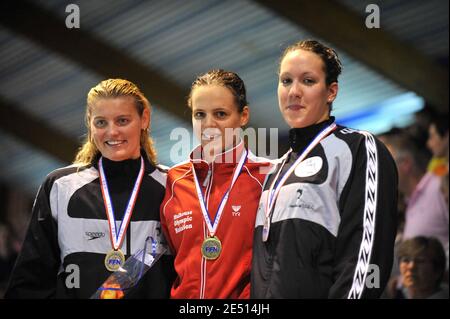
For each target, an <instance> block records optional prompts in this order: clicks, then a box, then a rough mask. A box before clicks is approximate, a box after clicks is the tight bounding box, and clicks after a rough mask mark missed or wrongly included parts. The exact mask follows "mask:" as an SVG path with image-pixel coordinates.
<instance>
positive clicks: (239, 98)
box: [188, 69, 248, 112]
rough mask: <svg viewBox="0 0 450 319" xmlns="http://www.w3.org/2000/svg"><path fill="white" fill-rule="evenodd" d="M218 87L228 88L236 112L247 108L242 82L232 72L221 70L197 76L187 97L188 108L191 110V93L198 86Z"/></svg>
mask: <svg viewBox="0 0 450 319" xmlns="http://www.w3.org/2000/svg"><path fill="white" fill-rule="evenodd" d="M204 85H220V86H223V87H226V88H228V89H229V90H230V91H231V93H232V94H233V96H234V99H235V101H236V105H237V106H238V111H239V112H242V111H243V110H244V107H245V106H248V102H247V93H246V90H245V85H244V81H242V79H241V78H240V77H239V75H237V74H236V73H234V72H231V71H225V70H222V69H215V70H210V71H208V72H206V73H204V74H201V75H199V76H198V77H197V78H196V79H195V81H194V82H193V83H192V85H191V92H190V93H189V97H188V106H189V107H190V108H192V92H194V90H195V89H196V88H198V87H200V86H204Z"/></svg>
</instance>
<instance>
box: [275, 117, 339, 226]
mask: <svg viewBox="0 0 450 319" xmlns="http://www.w3.org/2000/svg"><path fill="white" fill-rule="evenodd" d="M336 127H337V126H336V124H335V123H332V124H331V125H330V126H327V127H326V128H325V129H323V130H322V131H321V132H320V133H319V134H317V135H316V137H315V138H314V140H313V141H312V142H311V143H310V144H309V145H308V147H306V149H305V150H304V151H303V152H302V154H301V155H300V156H299V157H298V158H297V160H296V161H295V162H294V164H293V165H292V166H291V167H290V168H289V169H288V170H287V172H286V173H284V175H283V176H282V177H281V179H280V180H279V181H278V177H279V176H280V173H281V171H282V170H283V166H284V164H285V163H286V161H287V158H288V155H289V154H290V153H291V152H292V149H291V150H289V152H288V153H287V154H286V155H285V158H284V161H283V164H282V165H281V168H280V170H279V171H278V173H277V175H276V176H275V178H274V180H273V182H272V184H271V185H270V188H269V194H268V196H267V202H266V219H267V218H269V217H270V213H271V212H272V209H273V206H274V204H275V202H276V199H277V197H278V194H279V193H280V190H281V187H282V186H283V185H284V183H286V180H287V179H288V178H289V176H290V175H291V174H292V172H293V171H294V170H295V168H296V167H297V166H298V165H299V164H300V163H301V162H303V160H304V159H305V158H306V156H307V155H308V154H309V153H310V152H311V151H312V150H313V148H314V147H316V145H317V144H319V143H320V141H321V140H323V139H324V138H325V137H327V135H328V134H330V133H331V132H332V131H333V130H335V129H336ZM277 181H278V182H277ZM275 184H276V185H275Z"/></svg>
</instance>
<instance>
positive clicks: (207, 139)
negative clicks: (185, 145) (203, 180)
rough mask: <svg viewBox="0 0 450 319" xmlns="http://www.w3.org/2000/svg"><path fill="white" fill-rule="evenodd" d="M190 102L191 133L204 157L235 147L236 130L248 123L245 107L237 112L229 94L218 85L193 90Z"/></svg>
mask: <svg viewBox="0 0 450 319" xmlns="http://www.w3.org/2000/svg"><path fill="white" fill-rule="evenodd" d="M191 101H192V103H191V105H192V126H193V129H194V134H195V136H196V137H197V138H198V140H199V141H201V145H202V146H203V148H204V149H206V150H207V152H206V153H207V155H209V156H215V155H217V154H219V153H222V152H224V151H226V150H228V149H230V148H232V147H233V146H235V144H236V141H237V139H238V131H239V130H236V129H239V128H241V127H242V126H244V125H246V124H247V122H248V120H249V109H248V107H247V106H245V107H244V110H243V111H242V112H239V111H238V105H237V104H236V101H235V98H234V96H233V94H232V93H231V91H230V90H229V89H228V88H226V87H224V86H220V85H204V86H199V87H196V88H195V89H194V91H193V92H192V96H191Z"/></svg>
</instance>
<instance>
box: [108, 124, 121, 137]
mask: <svg viewBox="0 0 450 319" xmlns="http://www.w3.org/2000/svg"><path fill="white" fill-rule="evenodd" d="M118 133H119V127H118V126H117V125H115V124H114V123H112V124H111V125H108V135H110V136H116V135H117V134H118Z"/></svg>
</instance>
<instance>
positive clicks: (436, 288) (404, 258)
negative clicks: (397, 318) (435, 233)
mask: <svg viewBox="0 0 450 319" xmlns="http://www.w3.org/2000/svg"><path fill="white" fill-rule="evenodd" d="M398 255H399V264H400V273H401V275H402V277H401V278H402V279H401V280H402V289H399V290H397V291H396V292H395V296H394V298H399V299H403V298H406V299H446V298H448V297H449V294H448V286H446V285H443V284H442V279H443V276H444V272H445V263H446V261H445V252H444V248H443V247H442V244H441V243H440V241H439V240H437V239H435V238H433V237H423V236H418V237H414V238H411V239H408V240H405V241H404V242H403V243H402V244H401V245H400V247H399V251H398Z"/></svg>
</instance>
